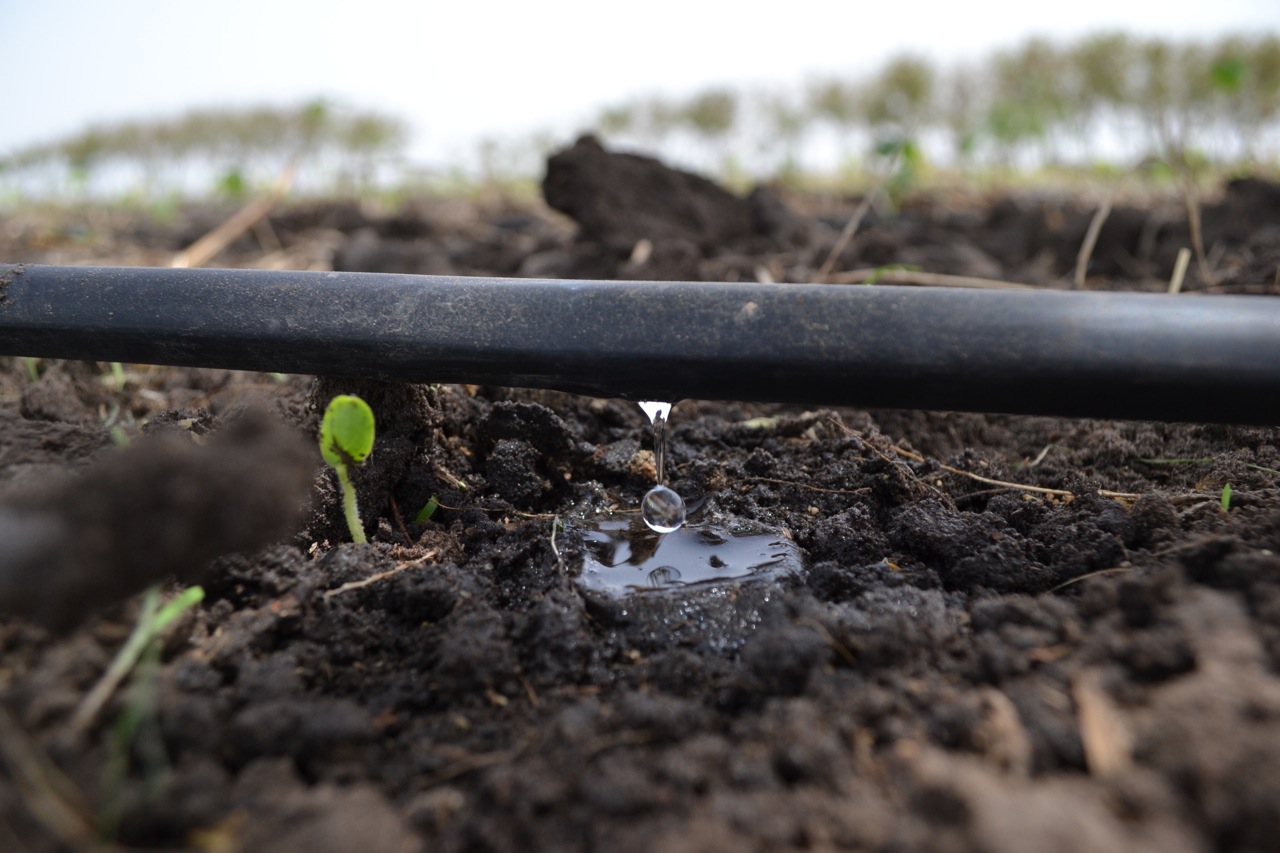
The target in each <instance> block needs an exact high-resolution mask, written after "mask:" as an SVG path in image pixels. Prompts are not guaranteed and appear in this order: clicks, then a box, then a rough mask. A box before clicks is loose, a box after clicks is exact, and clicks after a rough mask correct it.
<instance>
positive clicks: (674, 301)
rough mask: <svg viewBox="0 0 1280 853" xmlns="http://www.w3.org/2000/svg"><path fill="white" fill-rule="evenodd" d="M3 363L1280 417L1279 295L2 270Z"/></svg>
mask: <svg viewBox="0 0 1280 853" xmlns="http://www.w3.org/2000/svg"><path fill="white" fill-rule="evenodd" d="M0 353H3V354H8V355H22V356H38V357H46V358H68V359H84V360H97V361H121V362H129V363H139V364H165V365H182V366H192V367H217V368H230V369H242V370H260V371H278V372H283V373H309V374H316V375H328V376H348V377H377V378H383V379H395V380H404V381H411V382H459V383H471V384H492V385H504V386H523V387H532V388H552V389H558V390H562V391H571V392H576V393H583V394H591V395H596V396H617V397H626V398H629V399H633V400H666V401H675V400H680V399H685V398H698V399H733V400H751V401H759V402H785V403H800V404H805V405H849V406H858V407H866V408H914V409H935V410H963V411H978V412H1008V413H1024V414H1043V415H1060V416H1089V417H1104V418H1134V419H1150V420H1169V421H1200V422H1221V423H1250V424H1264V425H1272V424H1280V300H1278V299H1274V298H1270V297H1248V296H1185V295H1184V296H1165V295H1156V294H1134V293H1081V292H1061V291H996V290H960V289H950V288H917V287H892V286H879V285H877V286H872V287H867V286H847V285H790V284H785V285H777V284H769V285H761V284H713V283H688V282H606V281H558V280H528V279H497V278H463V277H440V276H409V275H384V274H374V273H325V272H269V271H260V270H217V269H186V270H184V269H150V268H128V267H56V266H34V265H31V266H16V265H14V266H0Z"/></svg>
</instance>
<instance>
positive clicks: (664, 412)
mask: <svg viewBox="0 0 1280 853" xmlns="http://www.w3.org/2000/svg"><path fill="white" fill-rule="evenodd" d="M640 408H641V409H644V413H645V414H646V415H648V416H649V423H651V424H653V464H654V467H655V468H657V469H658V485H659V486H661V485H662V484H663V483H665V482H666V479H667V478H666V459H667V418H668V417H670V416H671V404H670V403H660V402H656V401H650V400H644V401H641V403H640Z"/></svg>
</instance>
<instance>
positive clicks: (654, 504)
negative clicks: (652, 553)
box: [640, 400, 688, 533]
mask: <svg viewBox="0 0 1280 853" xmlns="http://www.w3.org/2000/svg"><path fill="white" fill-rule="evenodd" d="M640 408H641V409H643V410H644V413H645V414H646V415H648V416H649V423H651V424H653V464H654V467H655V468H656V469H657V471H658V483H657V485H655V486H654V487H653V488H652V489H650V490H649V491H648V493H647V494H645V496H644V499H643V500H642V501H640V516H641V517H642V518H643V519H644V523H645V524H647V525H649V529H650V530H652V531H654V532H655V533H674V532H675V531H677V530H679V529H680V528H681V527H682V526H683V525H684V522H685V518H686V517H687V515H688V511H687V510H686V508H685V505H684V498H682V497H680V495H678V494H677V493H676V491H675V490H674V489H671V488H669V487H668V486H667V477H666V460H667V418H669V417H670V416H671V404H670V403H662V402H658V401H652V400H645V401H642V402H641V403H640Z"/></svg>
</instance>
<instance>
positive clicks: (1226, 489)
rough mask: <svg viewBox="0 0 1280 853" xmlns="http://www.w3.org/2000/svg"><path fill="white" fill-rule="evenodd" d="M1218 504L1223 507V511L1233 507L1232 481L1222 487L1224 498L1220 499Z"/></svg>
mask: <svg viewBox="0 0 1280 853" xmlns="http://www.w3.org/2000/svg"><path fill="white" fill-rule="evenodd" d="M1218 505H1219V506H1221V507H1222V511H1223V512H1228V511H1229V510H1230V509H1231V484H1230V483H1227V484H1226V485H1225V486H1223V487H1222V498H1221V499H1220V500H1219V502H1218Z"/></svg>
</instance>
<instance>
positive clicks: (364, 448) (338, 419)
mask: <svg viewBox="0 0 1280 853" xmlns="http://www.w3.org/2000/svg"><path fill="white" fill-rule="evenodd" d="M373 434H374V425H373V410H372V409H370V408H369V404H368V403H366V402H365V401H364V400H361V399H360V398H359V397H354V396H352V395H350V394H339V395H338V396H337V397H334V398H333V399H332V400H330V401H329V406H328V408H326V409H325V411H324V420H322V421H321V422H320V455H321V456H323V457H324V461H325V462H328V463H329V465H330V466H331V467H332V468H333V470H334V472H335V473H337V475H338V485H339V486H340V487H341V488H342V511H343V514H344V515H345V516H346V519H347V529H348V530H350V531H351V541H352V542H357V543H364V542H367V541H368V539H366V538H365V535H364V525H363V524H362V523H361V522H360V511H359V508H358V507H357V506H356V490H355V487H354V486H352V485H351V475H350V473H349V472H348V470H347V469H348V468H349V467H350V466H352V465H359V464H360V463H361V462H363V461H364V460H365V459H367V458H368V457H369V454H370V453H371V452H372V451H373Z"/></svg>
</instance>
